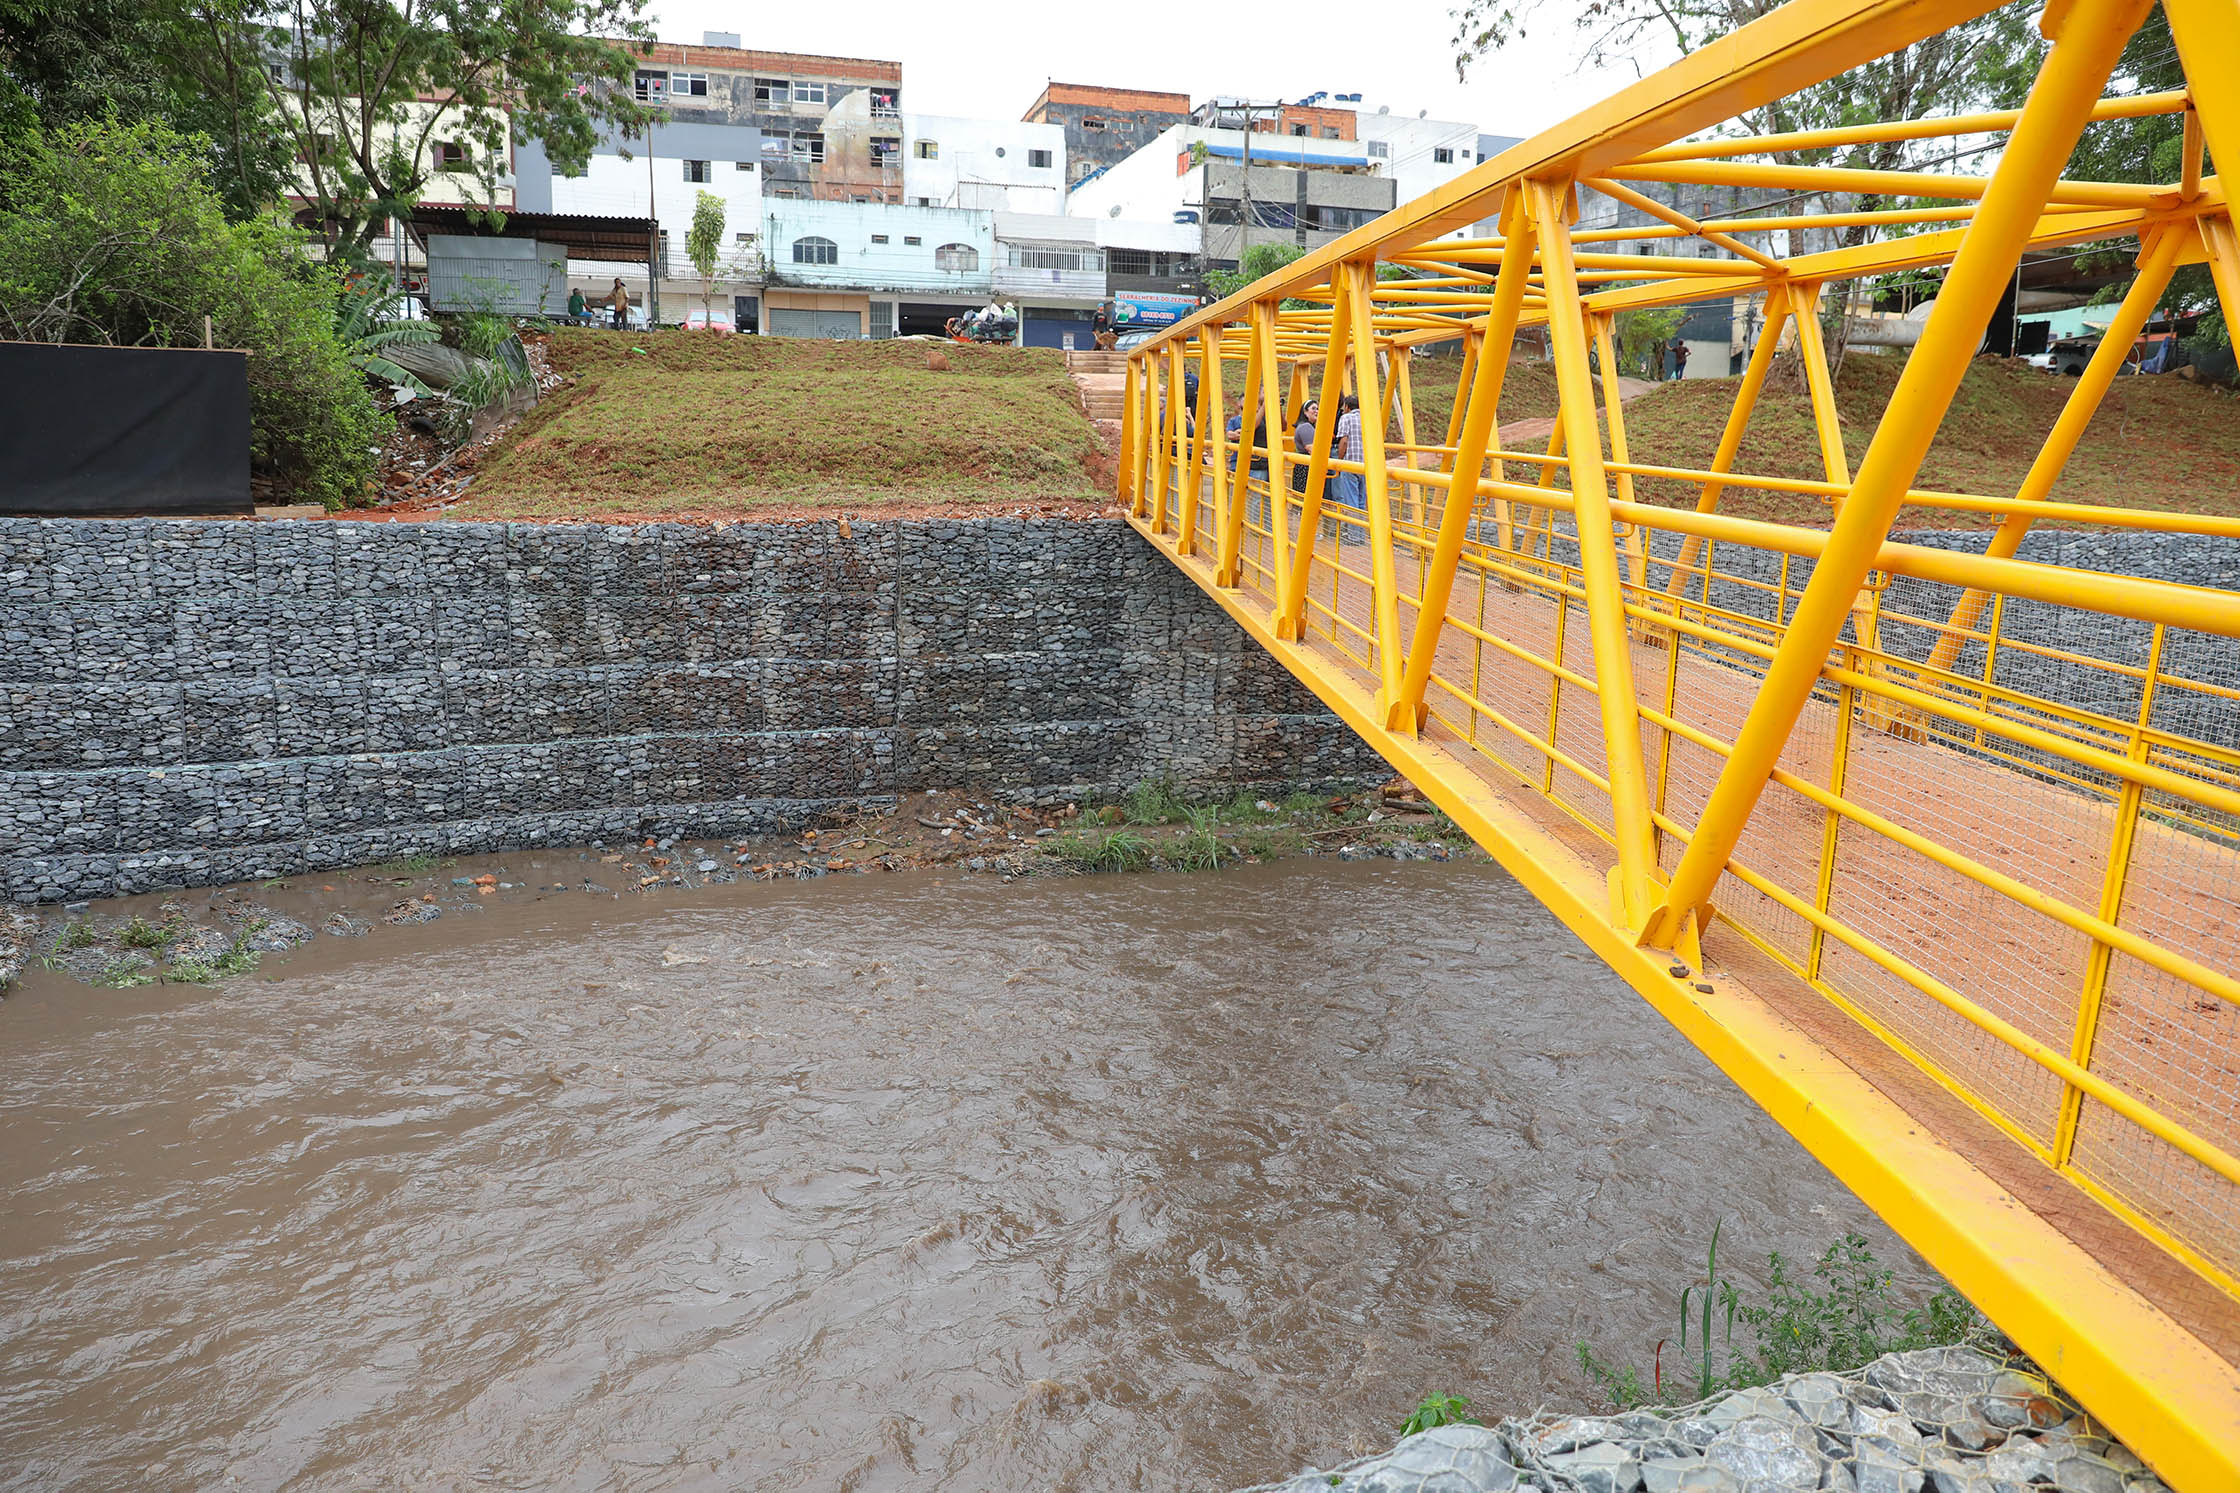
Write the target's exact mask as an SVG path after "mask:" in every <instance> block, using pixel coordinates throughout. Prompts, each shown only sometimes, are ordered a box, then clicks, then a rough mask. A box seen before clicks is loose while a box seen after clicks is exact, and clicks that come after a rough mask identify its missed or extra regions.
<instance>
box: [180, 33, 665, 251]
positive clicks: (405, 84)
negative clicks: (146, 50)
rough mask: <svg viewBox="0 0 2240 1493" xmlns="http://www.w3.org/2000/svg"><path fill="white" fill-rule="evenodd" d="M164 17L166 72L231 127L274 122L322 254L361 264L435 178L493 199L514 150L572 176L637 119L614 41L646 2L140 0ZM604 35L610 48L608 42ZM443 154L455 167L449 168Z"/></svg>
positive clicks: (640, 116) (627, 66)
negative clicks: (176, 74) (174, 40)
mask: <svg viewBox="0 0 2240 1493" xmlns="http://www.w3.org/2000/svg"><path fill="white" fill-rule="evenodd" d="M150 3H151V4H154V5H158V6H165V5H169V6H176V7H177V9H176V11H175V12H173V14H175V16H176V17H177V31H178V35H179V37H180V45H179V46H177V47H176V48H175V49H174V50H173V51H171V52H170V53H169V54H168V61H169V62H170V63H171V64H172V65H173V66H175V67H177V68H178V69H180V71H181V72H182V73H183V74H184V75H185V76H186V77H188V78H190V79H192V80H193V82H194V83H195V84H196V86H198V87H199V88H201V89H202V90H203V91H204V92H205V93H206V94H207V95H208V97H209V98H210V99H211V100H212V101H213V102H214V105H215V106H216V107H217V108H219V109H221V110H222V111H223V112H224V113H225V115H226V116H227V118H228V119H229V120H230V121H232V122H233V126H234V128H236V129H247V128H248V127H249V122H251V121H257V120H265V121H270V122H271V123H272V126H273V127H274V128H275V129H276V130H277V132H278V134H279V136H280V138H281V139H282V140H283V141H284V143H285V144H286V146H287V149H288V152H289V155H290V156H291V158H293V159H295V160H297V161H299V162H301V166H300V168H299V171H298V181H297V184H296V190H297V191H298V192H299V193H300V194H301V195H302V196H304V197H305V198H307V199H308V200H309V202H310V204H311V207H312V209H313V213H314V216H315V218H316V219H317V220H318V222H319V223H320V225H321V232H322V234H323V235H324V237H325V239H326V242H327V244H328V247H329V249H330V250H332V251H336V252H339V253H343V254H349V253H353V252H359V251H362V250H363V249H364V248H365V246H366V245H367V244H368V243H370V242H371V240H372V239H373V237H374V236H375V234H376V233H377V232H378V231H379V230H380V227H381V224H382V221H383V220H384V219H385V218H388V217H391V216H398V215H403V214H407V213H409V212H410V211H411V209H412V207H413V205H414V204H415V203H417V202H418V201H419V200H420V198H421V196H422V194H423V193H424V192H425V191H426V190H427V188H428V185H429V183H430V181H431V180H432V179H433V178H434V176H435V175H436V174H437V173H438V171H446V172H449V173H451V174H452V175H454V176H465V177H467V178H468V179H469V180H471V181H474V182H476V183H478V184H479V186H480V187H481V189H482V190H483V191H484V192H485V194H486V196H490V197H493V198H494V194H495V191H496V188H497V186H498V184H499V181H500V179H501V178H502V177H503V176H504V175H505V171H506V166H507V161H508V152H507V144H508V129H507V124H508V112H509V111H510V115H511V127H512V128H511V132H512V137H513V138H514V139H518V140H524V141H526V140H536V141H541V142H543V144H544V147H545V150H546V153H547V154H548V155H549V156H550V158H551V160H552V162H553V165H554V166H555V167H556V168H557V169H560V170H563V171H566V170H574V169H580V168H581V167H582V165H583V164H584V162H585V161H587V160H588V159H589V158H590V155H591V150H592V147H593V145H594V144H595V143H596V142H597V140H598V137H599V133H600V131H601V129H602V127H607V126H621V127H623V128H626V129H627V128H632V127H635V126H636V125H638V124H640V123H642V122H643V121H644V120H645V119H646V118H648V117H649V115H648V111H647V110H645V109H644V108H642V107H641V106H639V105H638V104H637V103H636V102H634V101H633V99H632V96H631V86H630V85H631V79H632V73H633V66H634V64H633V59H632V56H631V53H630V51H629V50H628V48H627V47H626V46H624V45H620V44H618V42H627V41H633V40H635V41H641V42H642V41H646V40H649V39H650V37H651V34H652V33H651V30H650V27H649V24H648V23H647V22H646V21H645V20H644V19H643V15H642V12H643V9H644V0H279V3H278V4H276V5H275V4H270V3H268V0H150ZM610 38H612V40H610ZM446 145H449V146H452V147H455V148H456V150H457V151H458V152H459V153H461V154H462V155H463V159H456V160H454V161H451V162H446V161H445V160H444V159H443V155H442V151H443V147H445V146H446Z"/></svg>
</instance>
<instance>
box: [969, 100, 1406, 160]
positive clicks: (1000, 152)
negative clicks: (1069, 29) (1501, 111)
mask: <svg viewBox="0 0 2240 1493" xmlns="http://www.w3.org/2000/svg"><path fill="white" fill-rule="evenodd" d="M1430 112H1431V111H1430V110H1429V109H1418V110H1416V118H1418V119H1421V118H1423V117H1424V116H1425V115H1426V114H1429V113H1430ZM996 154H997V155H999V156H1000V155H1002V154H1003V152H1002V151H1000V150H999V151H997V152H996Z"/></svg>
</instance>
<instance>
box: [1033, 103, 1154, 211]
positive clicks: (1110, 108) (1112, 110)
mask: <svg viewBox="0 0 2240 1493" xmlns="http://www.w3.org/2000/svg"><path fill="white" fill-rule="evenodd" d="M1024 118H1025V119H1026V120H1027V121H1028V122H1029V123H1031V124H1054V125H1057V126H1058V127H1059V128H1060V129H1062V130H1063V131H1065V143H1066V172H1067V175H1066V185H1067V186H1069V187H1071V186H1075V185H1078V184H1079V183H1080V182H1081V181H1083V180H1084V179H1086V178H1087V177H1090V176H1094V175H1096V174H1097V173H1098V172H1100V171H1103V170H1105V169H1107V168H1109V167H1112V166H1115V165H1117V164H1119V163H1120V162H1121V161H1124V160H1126V159H1127V158H1128V157H1129V156H1131V155H1133V154H1135V152H1136V151H1138V150H1140V149H1142V148H1143V146H1144V145H1146V144H1148V143H1149V142H1150V141H1151V140H1153V139H1154V138H1156V137H1157V136H1158V135H1159V133H1160V132H1161V131H1163V130H1165V129H1167V128H1168V127H1170V126H1172V125H1177V124H1183V123H1185V122H1187V121H1188V120H1189V118H1190V95H1189V94H1187V93H1153V92H1150V91H1149V90H1146V89H1142V88H1102V87H1097V86H1094V85H1091V84H1086V83H1051V84H1048V85H1047V86H1045V87H1044V88H1043V90H1042V93H1041V95H1040V96H1039V97H1037V98H1036V99H1035V101H1034V103H1033V104H1031V105H1029V106H1028V109H1027V112H1026V114H1025V116H1024Z"/></svg>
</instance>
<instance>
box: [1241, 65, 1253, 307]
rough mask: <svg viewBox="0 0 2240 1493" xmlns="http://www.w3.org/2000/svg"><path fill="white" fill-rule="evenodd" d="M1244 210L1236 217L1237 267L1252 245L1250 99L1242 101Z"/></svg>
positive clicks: (1242, 267)
mask: <svg viewBox="0 0 2240 1493" xmlns="http://www.w3.org/2000/svg"><path fill="white" fill-rule="evenodd" d="M1243 197H1244V211H1243V213H1242V214H1241V215H1239V217H1238V219H1237V269H1238V270H1239V272H1242V271H1243V269H1244V251H1245V250H1247V249H1249V248H1251V247H1252V101H1251V100H1250V99H1246V100H1245V101H1244V188H1243Z"/></svg>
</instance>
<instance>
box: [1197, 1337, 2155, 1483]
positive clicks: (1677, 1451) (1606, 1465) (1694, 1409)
mask: <svg viewBox="0 0 2240 1493" xmlns="http://www.w3.org/2000/svg"><path fill="white" fill-rule="evenodd" d="M2048 1488H2051V1489H2055V1490H2059V1493H2167V1490H2166V1489H2165V1487H2164V1485H2163V1483H2162V1482H2161V1480H2160V1479H2158V1478H2156V1477H2155V1476H2154V1474H2153V1473H2152V1472H2151V1471H2149V1470H2148V1469H2147V1467H2146V1465H2145V1464H2144V1463H2142V1462H2141V1461H2140V1460H2139V1459H2138V1458H2137V1457H2136V1456H2133V1455H2132V1454H2131V1452H2130V1451H2128V1450H2127V1449H2126V1448H2124V1447H2123V1446H2122V1445H2121V1444H2120V1443H2118V1442H2116V1441H2115V1440H2114V1439H2113V1438H2111V1437H2110V1436H2109V1435H2108V1434H2107V1433H2106V1432H2105V1431H2104V1429H2103V1428H2102V1427H2100V1426H2099V1425H2098V1424H2097V1423H2096V1422H2094V1421H2093V1420H2092V1419H2091V1418H2090V1417H2088V1416H2087V1415H2085V1413H2084V1412H2083V1411H2082V1410H2080V1409H2079V1408H2078V1407H2077V1406H2076V1405H2075V1404H2074V1403H2073V1402H2072V1401H2070V1400H2069V1399H2068V1398H2067V1397H2066V1396H2064V1395H2063V1394H2062V1393H2061V1391H2060V1390H2059V1389H2058V1388H2056V1387H2055V1386H2054V1385H2053V1383H2052V1382H2051V1381H2050V1380H2048V1379H2047V1378H2046V1377H2045V1376H2044V1375H2043V1374H2042V1373H2040V1372H2039V1371H2038V1370H2037V1368H2036V1367H2035V1366H2034V1365H2032V1364H2031V1363H2030V1362H2029V1361H2028V1360H2026V1359H2022V1358H2018V1357H2000V1356H1998V1355H1995V1354H1989V1353H1983V1352H1979V1351H1977V1350H1975V1349H1972V1348H1929V1349H1923V1350H1921V1351H1919V1352H1912V1353H1893V1354H1889V1355H1887V1356H1885V1357H1882V1358H1879V1359H1876V1360H1875V1361H1874V1362H1873V1363H1870V1364H1868V1365H1867V1366H1866V1367H1865V1368H1862V1369H1857V1370H1854V1371H1852V1372H1849V1373H1840V1374H1839V1373H1814V1374H1797V1375H1792V1376H1790V1377H1788V1378H1784V1379H1781V1380H1779V1381H1778V1382H1776V1383H1773V1384H1769V1385H1764V1386H1761V1387H1757V1388H1751V1389H1739V1390H1731V1391H1729V1392H1727V1393H1724V1394H1720V1395H1716V1396H1713V1397H1712V1398H1711V1399H1708V1400H1704V1401H1702V1402H1700V1403H1698V1404H1694V1405H1687V1406H1681V1407H1679V1408H1660V1409H1655V1410H1629V1411H1625V1412H1622V1413H1619V1414H1614V1415H1553V1414H1547V1413H1542V1414H1539V1415H1534V1416H1529V1417H1524V1418H1509V1419H1505V1420H1503V1421H1501V1423H1500V1424H1498V1425H1496V1426H1490V1427H1489V1426H1480V1425H1462V1424H1457V1425H1447V1426H1440V1427H1437V1428H1436V1429H1433V1430H1428V1431H1423V1432H1420V1433H1418V1434H1416V1435H1414V1436H1410V1437H1408V1438H1407V1439H1405V1440H1403V1441H1402V1442H1400V1444H1399V1445H1397V1446H1395V1447H1393V1448H1392V1449H1391V1450H1390V1451H1387V1452H1383V1453H1380V1454H1378V1455H1376V1456H1371V1457H1364V1458H1361V1459H1358V1460H1356V1461H1352V1462H1348V1463H1346V1464H1345V1465H1344V1466H1341V1467H1333V1468H1329V1469H1327V1470H1323V1469H1316V1468H1309V1469H1308V1470H1306V1471H1304V1472H1301V1473H1299V1474H1297V1475H1296V1476H1293V1477H1290V1478H1286V1479H1284V1480H1282V1481H1280V1482H1274V1483H1264V1484H1261V1485H1259V1486H1258V1487H1255V1488H1251V1489H1245V1490H1241V1493H1523V1490H1528V1489H1530V1490H1538V1493H1792V1490H1794V1493H1810V1490H1827V1493H2045V1490H2047V1489H2048Z"/></svg>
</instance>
